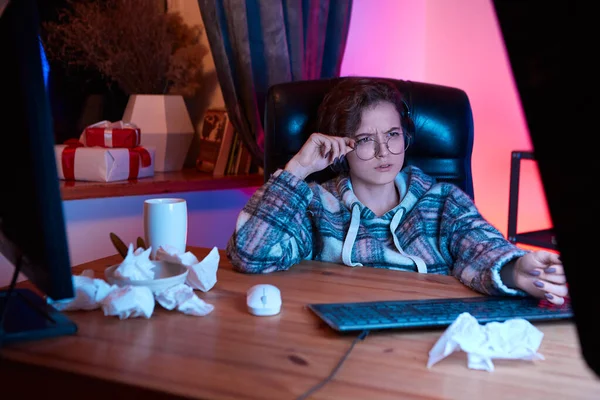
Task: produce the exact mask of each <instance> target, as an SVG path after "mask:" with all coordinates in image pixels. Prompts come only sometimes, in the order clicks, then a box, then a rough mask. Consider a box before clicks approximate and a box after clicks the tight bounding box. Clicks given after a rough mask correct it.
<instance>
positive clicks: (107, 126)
mask: <svg viewBox="0 0 600 400" xmlns="http://www.w3.org/2000/svg"><path fill="white" fill-rule="evenodd" d="M79 140H80V141H81V143H83V145H84V146H86V147H94V146H99V147H110V148H119V147H124V148H134V147H137V146H139V145H140V143H141V131H140V128H138V127H137V126H136V125H135V124H132V123H129V122H123V121H117V122H110V121H100V122H97V123H95V124H93V125H90V126H88V127H86V128H85V129H84V130H83V132H82V134H81V137H80V138H79Z"/></svg>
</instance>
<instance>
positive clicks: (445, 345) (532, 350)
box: [427, 312, 544, 372]
mask: <svg viewBox="0 0 600 400" xmlns="http://www.w3.org/2000/svg"><path fill="white" fill-rule="evenodd" d="M543 337H544V334H543V333H542V332H541V331H540V330H538V329H537V328H536V327H535V326H533V325H532V324H531V323H530V322H529V321H527V320H525V319H521V318H514V319H510V320H507V321H504V322H490V323H487V324H486V325H480V324H479V322H477V320H476V319H475V318H474V317H473V316H472V315H471V314H469V313H466V312H465V313H462V314H460V315H459V316H458V317H457V318H456V320H455V321H454V322H453V323H452V324H451V325H450V326H449V327H448V328H447V329H446V331H445V332H444V334H443V335H442V336H441V337H440V338H439V339H438V341H437V342H436V343H435V345H434V346H433V347H432V349H431V350H430V351H429V361H428V362H427V368H431V367H432V366H433V365H434V364H436V363H437V362H439V361H440V360H442V359H444V358H445V357H447V356H448V355H450V354H451V353H453V352H454V351H456V350H459V351H460V350H462V351H464V352H465V353H467V360H468V363H467V364H468V367H469V368H470V369H477V370H485V371H490V372H491V371H493V370H494V364H493V363H492V360H493V359H521V360H527V361H533V360H543V359H544V356H543V355H541V354H539V353H538V352H537V350H538V349H539V347H540V344H541V343H542V338H543Z"/></svg>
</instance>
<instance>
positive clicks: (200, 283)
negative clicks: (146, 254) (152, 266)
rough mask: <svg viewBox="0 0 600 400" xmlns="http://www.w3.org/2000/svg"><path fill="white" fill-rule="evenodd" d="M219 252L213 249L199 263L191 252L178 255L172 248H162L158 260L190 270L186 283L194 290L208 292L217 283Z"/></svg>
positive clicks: (157, 254)
mask: <svg viewBox="0 0 600 400" xmlns="http://www.w3.org/2000/svg"><path fill="white" fill-rule="evenodd" d="M219 258H220V256H219V250H218V249H217V247H213V248H212V250H211V251H210V253H208V255H207V256H206V257H204V258H203V259H202V261H198V259H197V258H196V256H195V255H194V254H192V253H191V252H189V251H188V252H186V253H183V254H181V253H178V251H177V249H176V248H174V247H172V246H169V245H167V246H161V247H159V248H158V250H157V251H156V259H157V260H164V261H168V262H172V263H176V264H181V265H183V266H185V267H187V269H188V275H187V278H186V283H187V284H188V285H190V286H191V287H192V288H194V289H198V290H202V291H203V292H208V291H209V290H210V289H212V287H213V286H214V285H215V283H217V269H218V268H219Z"/></svg>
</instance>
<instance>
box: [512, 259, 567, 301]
mask: <svg viewBox="0 0 600 400" xmlns="http://www.w3.org/2000/svg"><path fill="white" fill-rule="evenodd" d="M506 267H508V268H509V270H507V271H505V272H504V273H502V272H501V274H502V278H503V280H504V278H505V277H506V278H507V281H508V282H505V283H511V282H510V281H511V280H512V283H513V284H511V285H510V286H512V287H516V288H518V289H521V290H523V291H525V292H527V293H529V294H530V295H532V296H534V297H538V298H544V299H546V300H548V301H549V302H551V303H553V304H556V305H562V304H563V303H564V302H565V297H567V296H568V295H569V290H568V288H567V279H566V277H565V270H564V268H563V265H562V262H561V261H560V257H559V255H558V254H556V253H552V252H549V251H545V250H539V251H533V252H531V253H528V254H526V255H524V256H523V257H521V258H519V259H518V260H517V261H516V262H515V263H514V264H509V265H507V266H506ZM511 267H512V268H511ZM503 269H504V268H503ZM510 270H512V271H510ZM507 273H508V274H509V275H511V276H509V275H508V274H507Z"/></svg>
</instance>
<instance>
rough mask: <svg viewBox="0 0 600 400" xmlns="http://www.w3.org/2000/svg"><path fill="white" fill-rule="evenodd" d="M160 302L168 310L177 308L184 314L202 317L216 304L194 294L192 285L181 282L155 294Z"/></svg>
mask: <svg viewBox="0 0 600 400" xmlns="http://www.w3.org/2000/svg"><path fill="white" fill-rule="evenodd" d="M155 298H156V301H157V302H158V304H160V305H161V306H163V307H164V308H166V309H167V310H173V309H175V308H177V310H179V311H181V312H182V313H184V314H188V315H195V316H199V317H202V316H204V315H206V314H208V313H210V312H211V311H212V310H213V309H214V308H215V306H213V305H212V304H208V303H206V302H205V301H204V300H202V299H201V298H199V297H198V296H196V295H195V294H194V289H192V287H191V286H188V285H186V284H183V283H180V284H179V285H175V286H171V287H170V288H168V289H166V290H163V291H162V292H160V293H158V294H156V295H155Z"/></svg>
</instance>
